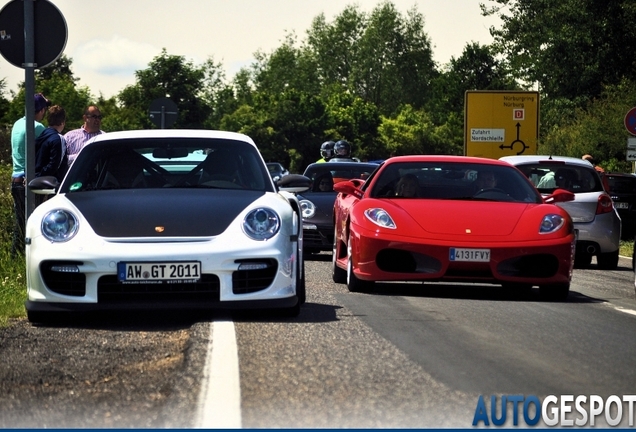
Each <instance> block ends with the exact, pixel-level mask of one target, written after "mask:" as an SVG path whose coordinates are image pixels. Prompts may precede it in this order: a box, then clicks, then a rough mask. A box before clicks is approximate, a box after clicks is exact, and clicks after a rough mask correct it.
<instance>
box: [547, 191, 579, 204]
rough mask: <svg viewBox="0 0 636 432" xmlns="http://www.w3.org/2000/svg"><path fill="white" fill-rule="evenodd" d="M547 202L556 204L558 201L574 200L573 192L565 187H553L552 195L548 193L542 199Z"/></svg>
mask: <svg viewBox="0 0 636 432" xmlns="http://www.w3.org/2000/svg"><path fill="white" fill-rule="evenodd" d="M543 201H545V202H546V203H548V204H556V203H559V202H567V201H574V193H572V192H570V191H567V190H565V189H555V190H554V192H552V195H548V196H547V197H545V198H544V199H543Z"/></svg>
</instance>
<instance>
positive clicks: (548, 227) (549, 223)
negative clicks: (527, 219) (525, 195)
mask: <svg viewBox="0 0 636 432" xmlns="http://www.w3.org/2000/svg"><path fill="white" fill-rule="evenodd" d="M564 223H565V219H563V217H562V216H559V215H555V214H549V215H545V216H543V220H542V221H541V226H540V227H539V234H550V233H553V232H555V231H558V230H559V229H560V228H561V227H562V226H563V224H564Z"/></svg>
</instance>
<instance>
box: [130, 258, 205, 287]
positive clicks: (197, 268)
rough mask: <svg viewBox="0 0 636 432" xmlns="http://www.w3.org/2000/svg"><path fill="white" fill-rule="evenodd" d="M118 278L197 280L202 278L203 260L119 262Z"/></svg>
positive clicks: (135, 280)
mask: <svg viewBox="0 0 636 432" xmlns="http://www.w3.org/2000/svg"><path fill="white" fill-rule="evenodd" d="M117 278H118V279H119V281H120V282H138V281H181V282H196V281H198V280H199V279H201V262H200V261H180V262H119V263H117Z"/></svg>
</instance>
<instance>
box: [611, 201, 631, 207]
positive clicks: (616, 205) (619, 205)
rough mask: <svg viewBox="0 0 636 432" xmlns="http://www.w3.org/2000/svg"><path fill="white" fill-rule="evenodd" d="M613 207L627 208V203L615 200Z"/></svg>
mask: <svg viewBox="0 0 636 432" xmlns="http://www.w3.org/2000/svg"><path fill="white" fill-rule="evenodd" d="M614 207H616V208H617V209H626V208H629V203H626V202H615V203H614Z"/></svg>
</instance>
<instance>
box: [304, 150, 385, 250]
mask: <svg viewBox="0 0 636 432" xmlns="http://www.w3.org/2000/svg"><path fill="white" fill-rule="evenodd" d="M377 167H378V164H375V163H364V162H325V163H313V164H311V165H309V166H308V167H307V168H306V169H305V172H304V175H305V176H306V177H309V178H310V179H311V180H312V187H311V189H309V190H307V191H306V192H303V193H301V194H298V200H299V201H300V206H301V209H302V213H303V243H304V245H303V250H304V251H305V252H307V253H316V252H320V251H326V250H331V249H332V248H333V232H334V226H333V204H334V202H335V200H336V195H338V193H337V192H335V191H334V190H333V185H334V183H338V182H339V181H345V180H351V179H359V180H360V181H361V182H364V181H365V180H366V179H367V178H368V177H369V176H370V175H371V173H372V172H373V171H374V170H375V169H376V168H377Z"/></svg>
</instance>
